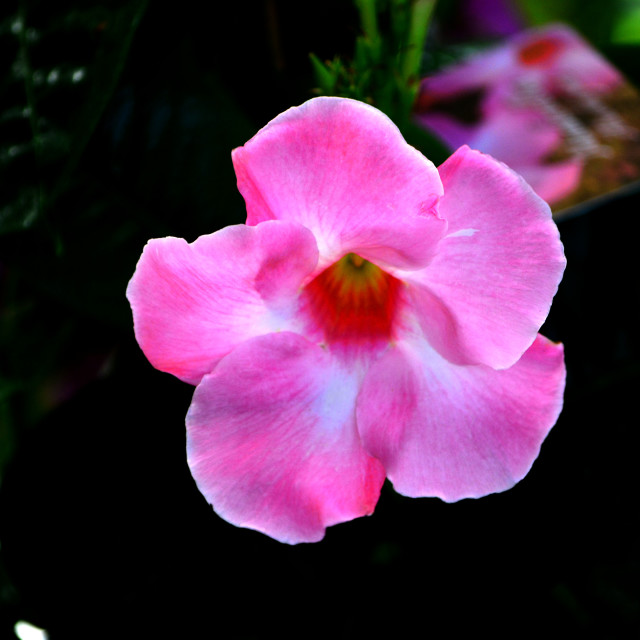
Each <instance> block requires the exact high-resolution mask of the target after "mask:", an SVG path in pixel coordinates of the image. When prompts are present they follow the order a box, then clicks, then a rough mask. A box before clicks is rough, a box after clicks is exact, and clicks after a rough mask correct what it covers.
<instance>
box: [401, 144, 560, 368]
mask: <svg viewBox="0 0 640 640" xmlns="http://www.w3.org/2000/svg"><path fill="white" fill-rule="evenodd" d="M440 175H441V176H442V180H443V183H444V187H445V194H444V196H443V198H442V200H441V202H440V211H441V213H442V215H443V216H444V217H445V218H446V219H447V221H448V223H449V229H448V233H447V236H446V237H445V238H443V239H442V240H441V241H440V244H439V245H438V253H437V254H436V256H435V257H434V259H433V260H432V262H431V264H430V265H429V266H428V267H427V268H425V269H422V270H420V271H412V272H406V273H405V274H402V275H401V274H395V275H396V277H398V278H401V279H405V281H406V282H407V283H408V285H409V286H408V288H407V292H408V294H409V296H410V299H411V300H412V304H413V307H414V309H415V311H416V312H417V314H418V318H419V321H420V325H421V327H422V329H423V331H424V333H425V336H426V337H427V339H428V340H429V342H430V343H431V344H432V345H433V346H435V347H436V348H437V349H438V351H440V353H441V354H442V355H444V356H445V357H446V358H448V359H449V360H451V361H452V362H455V363H458V364H479V363H482V364H487V365H489V366H491V367H494V368H498V369H504V368H507V367H510V366H511V365H512V364H513V363H514V362H516V361H517V360H518V358H520V356H521V355H522V354H523V353H524V351H525V350H526V349H527V348H528V347H529V345H531V343H532V342H533V340H534V339H535V337H536V334H537V332H538V330H539V328H540V326H541V325H542V323H543V322H544V320H545V318H546V317H547V314H548V313H549V307H550V305H551V300H552V298H553V296H554V295H555V292H556V290H557V288H558V284H559V282H560V279H561V278H562V273H563V271H564V267H565V263H566V261H565V257H564V252H563V248H562V243H561V242H560V238H559V234H558V229H557V227H556V225H555V223H554V222H553V221H552V219H551V212H550V210H549V207H548V205H547V204H546V203H545V202H544V201H543V200H541V199H540V198H539V197H538V196H537V195H536V194H535V193H534V192H533V190H532V189H531V187H529V185H527V184H526V183H525V182H524V180H523V179H522V178H521V177H520V176H518V175H517V174H516V173H514V172H513V171H511V170H510V169H509V168H508V167H506V166H505V165H503V164H501V163H499V162H497V161H496V160H494V159H493V158H491V157H490V156H487V155H484V154H482V153H479V152H477V151H472V150H471V149H469V148H468V147H461V148H460V149H458V151H456V152H455V153H454V154H453V155H452V156H451V157H450V158H449V159H448V160H447V161H446V162H445V163H444V164H443V165H442V166H441V167H440Z"/></svg>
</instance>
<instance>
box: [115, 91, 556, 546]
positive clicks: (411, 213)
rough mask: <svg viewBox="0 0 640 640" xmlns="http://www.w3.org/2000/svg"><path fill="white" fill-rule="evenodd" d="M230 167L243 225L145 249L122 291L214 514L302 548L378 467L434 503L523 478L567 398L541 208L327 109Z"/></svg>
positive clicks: (514, 188)
mask: <svg viewBox="0 0 640 640" xmlns="http://www.w3.org/2000/svg"><path fill="white" fill-rule="evenodd" d="M233 162H234V166H235V170H236V174H237V177H238V187H239V189H240V192H241V193H242V195H243V196H244V199H245V201H246V204H247V212H248V215H247V224H246V225H237V226H231V227H227V228H225V229H222V230H220V231H217V232H216V233H213V234H211V235H207V236H202V237H200V238H198V239H197V240H196V241H195V242H193V243H192V244H187V242H185V241H184V240H182V239H179V238H161V239H156V240H151V241H149V243H148V244H147V246H146V247H145V249H144V252H143V254H142V257H141V259H140V261H139V263H138V266H137V269H136V272H135V274H134V276H133V278H132V280H131V282H130V283H129V287H128V290H127V296H128V298H129V301H130V303H131V306H132V309H133V317H134V325H135V333H136V338H137V340H138V342H139V344H140V346H141V347H142V349H143V351H144V353H145V355H146V356H147V358H148V359H149V360H150V362H151V363H152V364H153V365H154V366H155V367H156V368H158V369H160V370H162V371H166V372H169V373H172V374H174V375H176V376H178V377H179V378H180V379H181V380H184V381H185V382H188V383H191V384H194V385H197V386H196V390H195V393H194V397H193V402H192V404H191V407H190V409H189V412H188V415H187V420H186V423H187V451H188V461H189V465H190V468H191V472H192V474H193V477H194V478H195V480H196V482H197V484H198V487H199V489H200V491H201V492H202V493H203V494H204V496H205V497H206V499H207V500H208V501H209V502H210V503H211V504H212V505H213V507H214V509H215V510H216V512H217V513H218V514H219V515H220V516H221V517H222V518H224V519H226V520H228V521H229V522H231V523H233V524H235V525H238V526H242V527H249V528H251V529H257V530H258V531H262V532H264V533H266V534H268V535H270V536H272V537H273V538H276V539H278V540H281V541H283V542H288V543H297V542H310V541H316V540H320V539H321V538H322V537H323V535H324V531H325V527H327V526H330V525H333V524H336V523H339V522H344V521H347V520H351V519H353V518H356V517H359V516H362V515H367V514H370V513H372V511H373V509H374V507H375V504H376V502H377V500H378V496H379V493H380V488H381V485H382V483H383V481H384V478H385V476H386V477H388V478H389V479H390V480H391V482H392V483H393V484H394V486H395V488H396V490H397V491H399V492H400V493H402V494H405V495H407V496H438V497H440V498H442V499H443V500H446V501H455V500H460V499H461V498H467V497H479V496H483V495H485V494H488V493H492V492H497V491H504V490H505V489H508V488H509V487H511V486H513V485H514V484H515V483H516V482H518V481H519V480H520V479H521V478H523V477H524V476H525V474H526V473H527V472H528V470H529V468H530V467H531V465H532V463H533V461H534V459H535V458H536V456H537V455H538V451H539V448H540V445H541V443H542V441H543V440H544V438H545V436H546V435H547V433H548V432H549V430H550V428H551V427H552V426H553V424H554V423H555V421H556V419H557V416H558V414H559V412H560V409H561V406H562V393H563V387H564V376H565V369H564V360H563V350H562V345H559V344H554V343H552V342H550V341H548V340H547V339H546V338H543V337H542V336H540V335H538V333H537V332H538V329H539V328H540V326H541V324H542V322H543V321H544V319H545V317H546V315H547V313H548V311H549V306H550V304H551V299H552V297H553V295H554V293H555V291H556V289H557V286H558V283H559V281H560V279H561V276H562V272H563V270H564V266H565V259H564V254H563V249H562V245H561V243H560V240H559V237H558V231H557V228H556V226H555V224H554V223H553V222H552V220H551V214H550V211H549V208H548V206H547V205H546V204H545V203H544V202H543V201H542V200H541V199H540V198H539V197H538V196H536V195H535V193H534V192H533V191H532V190H531V189H530V187H529V186H528V185H527V184H526V183H525V182H524V181H523V180H522V179H521V178H520V177H519V176H518V175H516V174H515V173H513V172H512V171H511V170H509V169H508V168H506V167H505V166H504V165H502V164H500V163H498V162H496V161H495V160H493V159H492V158H490V157H489V156H486V155H483V154H481V153H479V152H475V151H471V150H470V149H468V148H466V147H463V148H461V149H459V150H458V151H457V152H456V153H454V154H453V155H452V156H451V158H449V160H447V161H446V162H445V163H444V164H443V165H442V166H441V167H440V169H439V170H437V169H436V168H435V167H434V166H433V164H432V163H431V162H429V160H427V159H426V158H424V157H423V156H422V155H421V154H420V153H419V152H418V151H416V150H415V149H414V148H412V147H410V146H409V145H408V144H406V142H405V141H404V140H403V138H402V136H401V134H400V132H399V131H398V129H397V128H396V126H395V125H394V124H393V123H392V122H391V121H390V120H389V119H388V118H387V117H386V116H385V115H383V114H382V113H381V112H379V111H377V110H376V109H374V108H373V107H370V106H368V105H365V104H363V103H359V102H356V101H353V100H346V99H341V98H316V99H313V100H310V101H308V102H306V103H305V104H303V105H302V106H300V107H297V108H293V109H289V110H288V111H286V112H285V113H283V114H281V115H280V116H278V117H277V118H275V119H274V120H273V121H272V122H270V123H269V124H268V125H267V126H266V127H264V128H263V129H261V130H260V131H259V132H258V134H257V135H256V136H255V137H254V138H252V139H251V140H250V141H249V142H248V143H247V144H246V145H245V146H244V147H241V148H239V149H236V150H235V151H234V152H233Z"/></svg>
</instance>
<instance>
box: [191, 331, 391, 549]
mask: <svg viewBox="0 0 640 640" xmlns="http://www.w3.org/2000/svg"><path fill="white" fill-rule="evenodd" d="M357 392H358V380H357V379H356V377H355V376H354V375H353V374H352V373H350V372H348V371H346V370H345V369H342V368H341V367H340V366H339V365H338V363H337V362H336V361H334V360H333V359H332V358H331V356H330V355H329V354H328V352H327V351H325V350H323V349H321V348H320V347H317V346H315V345H312V344H311V343H310V342H308V341H307V340H305V339H304V338H302V337H300V336H298V335H296V334H293V333H288V332H284V333H279V334H272V335H268V336H261V337H258V338H254V339H253V340H250V341H248V342H246V343H244V344H242V345H240V346H239V347H238V348H237V349H235V350H234V351H232V352H231V353H230V354H229V355H228V356H227V357H226V358H224V359H222V360H221V361H220V363H219V364H218V366H217V367H216V369H215V371H214V372H213V373H212V374H211V375H208V376H205V377H204V378H203V380H202V382H201V383H200V385H199V386H198V387H197V388H196V391H195V394H194V397H193V402H192V404H191V408H190V409H189V414H188V415H187V451H188V457H189V465H190V467H191V472H192V474H193V477H194V478H195V480H196V482H197V484H198V487H199V489H200V491H201V492H202V493H203V494H204V496H205V497H206V499H207V500H208V501H209V502H210V503H211V504H212V505H213V507H214V509H215V510H216V512H217V513H218V514H219V515H220V516H221V517H222V518H224V519H225V520H228V521H229V522H231V523H233V524H235V525H238V526H241V527H248V528H250V529H256V530H258V531H262V532H264V533H266V534H267V535H269V536H271V537H273V538H276V539H277V540H280V541H282V542H288V543H292V544H294V543H298V542H313V541H317V540H320V539H321V538H322V537H323V535H324V530H325V527H327V526H329V525H332V524H336V523H338V522H344V521H346V520H351V519H353V518H356V517H358V516H362V515H368V514H370V513H372V511H373V509H374V507H375V504H376V502H377V500H378V496H379V493H380V487H381V486H382V482H383V481H384V469H383V468H382V465H380V463H379V462H378V461H377V460H375V459H374V458H372V457H371V456H369V455H368V454H367V453H366V452H365V451H364V450H363V448H362V445H361V444H360V438H359V436H358V433H357V429H356V426H355V398H356V395H357Z"/></svg>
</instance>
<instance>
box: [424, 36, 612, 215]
mask: <svg viewBox="0 0 640 640" xmlns="http://www.w3.org/2000/svg"><path fill="white" fill-rule="evenodd" d="M622 82H623V79H622V77H621V76H620V74H619V73H618V72H617V71H616V70H615V69H614V68H613V67H612V66H611V65H610V64H609V63H608V62H607V61H606V60H604V59H603V58H602V57H601V56H600V55H598V54H597V53H596V52H595V51H594V50H593V49H591V48H590V47H589V45H587V43H586V42H584V41H583V40H582V39H581V38H580V37H579V36H578V35H577V34H576V33H575V32H574V31H572V30H571V29H569V28H568V27H565V26H563V25H551V26H547V27H544V28H543V29H537V30H531V31H527V32H525V33H521V34H519V35H517V36H515V37H513V38H511V39H510V40H509V41H508V42H507V43H505V44H503V45H501V46H498V47H494V48H492V49H489V50H488V51H486V52H483V53H480V54H477V55H474V56H472V57H471V58H470V59H469V60H468V61H466V62H464V63H462V64H459V65H455V66H453V67H451V68H449V69H445V70H443V71H442V72H441V73H438V74H436V75H434V76H431V77H428V78H425V79H424V80H423V82H422V85H421V90H420V91H421V94H420V99H419V100H418V105H417V109H416V120H417V121H418V122H419V123H420V124H422V125H423V126H425V127H426V128H428V129H430V130H432V131H434V132H436V133H437V134H438V135H439V136H440V137H441V138H442V139H443V140H444V141H445V142H446V143H447V144H448V145H449V146H450V147H451V148H452V149H455V148H457V147H459V146H460V145H462V144H468V145H469V146H470V147H472V148H473V149H479V150H480V151H484V152H485V153H489V154H491V155H493V156H494V157H495V158H497V159H498V160H501V161H502V162H505V163H506V164H508V165H509V166H510V167H512V168H513V169H515V170H516V171H517V172H518V173H520V175H522V176H523V177H524V178H525V180H527V182H528V183H529V184H530V185H531V186H532V187H533V189H534V191H535V192H536V193H537V194H538V195H539V196H540V197H542V198H544V199H545V200H547V201H548V202H549V203H551V204H554V203H556V202H558V201H560V200H561V199H562V198H564V197H565V196H567V195H569V194H571V193H572V192H573V191H574V190H575V189H576V188H577V186H578V184H579V182H580V179H581V177H582V169H583V165H584V160H585V157H584V154H582V153H577V152H572V153H570V154H569V155H570V157H569V158H567V159H564V160H561V161H550V160H549V158H550V157H551V156H552V154H553V153H554V152H558V151H562V150H563V148H562V145H563V142H564V140H565V137H566V136H567V132H566V131H565V130H563V124H562V121H563V120H567V118H573V114H570V113H567V114H564V113H563V111H565V110H564V108H563V107H560V108H558V106H557V105H555V104H554V103H555V101H556V99H557V98H558V96H563V99H564V100H565V101H569V102H576V96H580V95H587V96H598V95H603V94H607V93H608V92H610V91H612V90H613V89H615V88H616V87H617V86H620V85H621V84H622ZM471 102H476V103H477V104H476V105H474V106H475V108H476V113H475V114H470V113H469V106H470V104H469V103H471ZM463 104H466V105H467V106H466V109H465V112H464V113H458V114H455V113H453V111H452V108H453V110H455V109H456V108H457V109H458V110H459V109H460V105H463ZM470 115H471V117H469V116H470ZM567 123H568V124H570V121H569V120H567ZM566 126H567V125H565V128H566ZM564 151H565V152H566V151H567V149H564Z"/></svg>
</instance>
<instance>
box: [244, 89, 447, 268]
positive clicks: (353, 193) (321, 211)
mask: <svg viewBox="0 0 640 640" xmlns="http://www.w3.org/2000/svg"><path fill="white" fill-rule="evenodd" d="M233 163H234V167H235V170H236V175H237V177H238V188H239V189H240V192H241V193H242V195H243V196H244V199H245V201H246V203H247V214H248V215H247V224H251V225H255V224H258V223H259V222H261V221H263V220H270V219H278V220H293V221H296V222H299V223H301V224H303V225H304V226H305V227H307V228H308V229H311V231H313V234H314V235H315V237H316V240H317V241H318V246H319V249H320V255H321V261H322V264H323V265H324V266H327V265H328V264H331V263H333V262H335V261H336V260H338V259H339V258H341V257H342V256H344V255H345V254H347V253H350V252H353V253H356V254H358V255H359V256H361V257H363V258H366V259H368V260H372V261H374V262H376V263H378V264H380V266H384V265H393V266H396V267H402V268H407V269H411V268H417V267H420V266H424V265H426V264H427V263H428V261H429V258H430V257H431V255H432V253H433V250H434V247H435V245H436V243H437V241H438V239H439V238H440V237H441V236H442V234H443V233H444V231H445V229H446V223H445V222H444V221H443V220H442V219H440V217H439V216H438V214H437V209H436V205H437V202H438V199H439V197H440V196H441V194H442V185H441V183H440V179H439V177H438V174H437V171H436V169H435V167H434V166H433V164H432V163H431V162H430V161H429V160H427V159H426V158H425V157H424V156H422V155H421V154H420V153H419V152H418V151H416V150H415V149H414V148H413V147H411V146H409V145H408V144H407V143H406V142H405V141H404V139H403V138H402V135H401V134H400V132H399V130H398V128H397V127H396V126H395V125H394V124H393V123H392V122H391V120H389V118H387V116H385V115H384V114H383V113H382V112H380V111H378V110H377V109H374V108H373V107H370V106H368V105H366V104H363V103H361V102H356V101H354V100H347V99H343V98H315V99H313V100H309V101H308V102H305V103H304V104H303V105H302V106H300V107H296V108H292V109H289V110H288V111H285V112H284V113H283V114H281V115H279V116H278V117H277V118H275V120H272V121H271V122H270V123H269V124H268V125H267V126H266V127H264V128H263V129H261V130H260V131H259V132H258V133H257V135H256V136H254V137H253V138H252V139H251V140H250V141H249V142H247V144H245V145H244V147H240V148H238V149H235V150H234V152H233Z"/></svg>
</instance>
